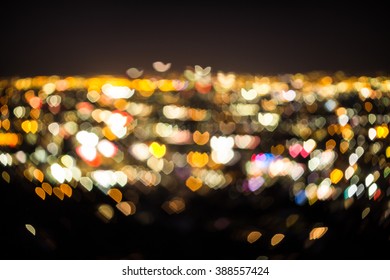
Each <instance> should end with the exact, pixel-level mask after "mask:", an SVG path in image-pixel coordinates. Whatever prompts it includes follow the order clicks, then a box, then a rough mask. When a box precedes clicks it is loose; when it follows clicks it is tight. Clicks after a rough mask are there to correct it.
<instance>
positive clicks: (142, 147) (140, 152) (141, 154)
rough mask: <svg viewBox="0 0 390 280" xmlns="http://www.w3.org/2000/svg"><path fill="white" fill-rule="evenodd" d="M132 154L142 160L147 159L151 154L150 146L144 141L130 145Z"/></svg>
mask: <svg viewBox="0 0 390 280" xmlns="http://www.w3.org/2000/svg"><path fill="white" fill-rule="evenodd" d="M129 152H130V154H131V155H132V156H133V157H135V158H136V159H138V160H140V161H145V160H147V159H148V158H149V157H150V156H151V154H150V152H149V146H148V145H146V144H144V143H136V144H133V145H131V146H130V149H129Z"/></svg>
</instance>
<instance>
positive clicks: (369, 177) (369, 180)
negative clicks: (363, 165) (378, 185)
mask: <svg viewBox="0 0 390 280" xmlns="http://www.w3.org/2000/svg"><path fill="white" fill-rule="evenodd" d="M365 182H366V187H368V186H370V185H371V184H372V183H373V182H374V175H372V174H368V175H367V177H366V181H365Z"/></svg>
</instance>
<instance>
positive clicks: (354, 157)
mask: <svg viewBox="0 0 390 280" xmlns="http://www.w3.org/2000/svg"><path fill="white" fill-rule="evenodd" d="M358 159H359V156H358V155H357V154H355V153H353V154H351V155H350V156H349V165H354V164H355V163H356V162H357V161H358Z"/></svg>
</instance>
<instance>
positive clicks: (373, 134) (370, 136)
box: [368, 127, 376, 140]
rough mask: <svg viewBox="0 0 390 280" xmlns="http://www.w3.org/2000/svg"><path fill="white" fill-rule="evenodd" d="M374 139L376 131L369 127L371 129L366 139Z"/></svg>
mask: <svg viewBox="0 0 390 280" xmlns="http://www.w3.org/2000/svg"><path fill="white" fill-rule="evenodd" d="M375 137H376V130H375V128H372V127H371V128H370V129H369V130H368V138H370V139H371V140H374V139H375Z"/></svg>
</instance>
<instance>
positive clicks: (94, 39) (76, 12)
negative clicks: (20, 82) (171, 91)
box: [0, 1, 390, 76]
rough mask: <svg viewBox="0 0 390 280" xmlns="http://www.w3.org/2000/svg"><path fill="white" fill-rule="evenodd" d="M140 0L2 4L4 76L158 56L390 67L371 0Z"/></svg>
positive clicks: (274, 68)
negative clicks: (165, 0) (323, 0)
mask: <svg viewBox="0 0 390 280" xmlns="http://www.w3.org/2000/svg"><path fill="white" fill-rule="evenodd" d="M131 2H134V1H111V2H108V1H107V3H104V2H102V1H100V2H99V1H95V2H94V3H95V4H93V5H87V4H80V3H77V2H73V3H71V2H69V1H67V2H60V3H57V4H55V5H54V4H53V6H51V7H47V6H45V5H41V4H39V5H38V4H37V5H38V6H35V7H33V6H32V5H30V6H28V7H27V6H24V5H22V4H20V3H16V4H13V5H12V6H8V8H6V9H2V11H1V19H0V24H1V27H2V28H1V30H2V31H1V37H2V40H1V44H0V45H1V46H0V66H1V67H0V76H13V75H21V76H24V75H49V74H59V75H75V74H81V75H85V74H121V75H123V74H125V71H126V69H128V68H129V67H138V68H142V69H145V70H147V71H148V70H150V71H151V70H152V66H151V65H152V63H153V62H154V61H156V60H161V61H163V62H172V63H173V67H172V68H173V70H176V71H182V70H184V69H185V67H186V66H193V65H195V64H199V65H201V66H207V65H210V66H212V67H213V69H214V71H218V70H222V71H235V72H249V73H259V74H281V73H295V72H307V71H313V70H325V71H330V72H333V71H338V70H343V71H345V72H346V73H349V74H373V75H375V74H378V73H385V74H388V73H389V72H390V55H389V52H388V50H389V49H390V45H389V35H390V34H389V30H390V23H389V22H390V21H389V20H386V9H385V7H381V6H380V5H376V4H375V3H374V2H371V1H370V2H369V4H366V5H360V6H359V5H358V4H355V6H354V7H350V8H340V7H337V6H333V5H331V4H328V6H325V5H324V4H317V5H318V7H313V6H310V7H308V6H305V5H303V4H301V5H298V6H293V5H292V4H290V5H289V6H285V5H283V4H280V3H279V4H278V5H275V4H274V5H273V6H263V7H258V8H257V7H255V6H254V5H253V4H247V3H246V2H245V1H239V2H237V3H236V4H235V5H229V6H224V5H226V4H219V6H218V5H217V4H212V5H211V4H203V3H201V2H197V3H198V4H196V5H190V4H181V5H180V6H177V5H173V4H172V5H169V4H166V6H165V7H164V6H162V5H154V4H151V3H148V5H146V4H144V5H141V4H137V6H134V5H133V4H130V3H131Z"/></svg>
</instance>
